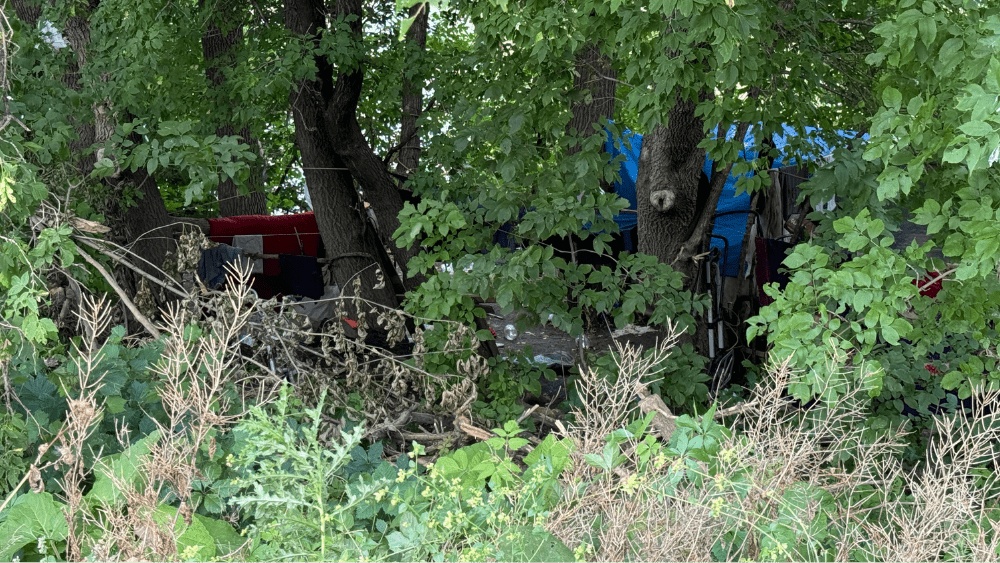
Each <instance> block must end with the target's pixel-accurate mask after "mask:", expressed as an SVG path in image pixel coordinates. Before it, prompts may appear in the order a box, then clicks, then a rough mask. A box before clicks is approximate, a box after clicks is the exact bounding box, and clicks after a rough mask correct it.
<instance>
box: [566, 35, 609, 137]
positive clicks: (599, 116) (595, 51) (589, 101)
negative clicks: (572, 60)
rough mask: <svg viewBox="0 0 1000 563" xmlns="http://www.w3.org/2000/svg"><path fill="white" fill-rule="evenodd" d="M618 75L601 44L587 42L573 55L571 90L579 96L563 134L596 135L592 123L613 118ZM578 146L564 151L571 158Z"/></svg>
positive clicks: (575, 135)
mask: <svg viewBox="0 0 1000 563" xmlns="http://www.w3.org/2000/svg"><path fill="white" fill-rule="evenodd" d="M617 77H618V72H617V71H616V70H615V69H614V68H612V66H611V60H610V59H608V57H606V56H604V55H602V54H601V47H600V45H596V44H593V43H588V44H587V45H586V46H584V48H583V50H582V51H580V52H579V53H577V55H576V73H575V76H574V77H573V89H574V91H575V94H576V95H577V96H579V98H578V99H576V100H575V101H574V102H573V106H572V108H571V111H572V112H573V117H572V118H570V120H569V123H568V124H567V125H566V134H567V135H570V136H574V137H577V138H579V139H580V141H581V142H582V141H583V140H584V139H586V138H587V137H590V136H591V135H593V134H595V133H597V131H595V130H594V124H595V123H603V122H604V121H605V120H610V119H612V118H613V117H614V115H615V91H616V87H617V83H616V82H615V80H616V79H617ZM582 148H583V147H582V146H581V145H580V144H576V145H574V146H572V147H570V148H569V149H568V150H567V151H566V152H567V154H570V155H573V154H576V153H578V152H580V150H582Z"/></svg>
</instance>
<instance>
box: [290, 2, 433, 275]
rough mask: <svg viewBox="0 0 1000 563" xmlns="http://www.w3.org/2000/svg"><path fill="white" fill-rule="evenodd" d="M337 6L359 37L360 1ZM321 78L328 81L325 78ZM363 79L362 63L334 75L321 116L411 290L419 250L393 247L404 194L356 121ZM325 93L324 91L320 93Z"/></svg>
mask: <svg viewBox="0 0 1000 563" xmlns="http://www.w3.org/2000/svg"><path fill="white" fill-rule="evenodd" d="M290 1H292V0H290ZM336 5H337V11H336V16H338V17H339V16H354V19H353V20H352V21H351V22H350V26H351V32H352V34H353V35H354V36H355V38H356V39H358V40H360V39H361V34H362V28H363V22H362V16H363V10H362V7H361V0H337V2H336ZM318 68H319V72H320V73H321V74H325V73H330V74H331V75H332V72H333V69H332V68H331V67H330V65H329V64H326V65H325V66H319V67H318ZM321 79H322V80H324V81H325V80H327V78H326V77H321ZM330 79H332V76H331V77H330ZM363 79H364V67H363V64H362V63H361V62H359V63H358V65H357V66H356V67H354V68H353V69H350V70H349V71H348V72H342V73H340V74H338V75H337V77H336V83H335V84H334V85H333V88H332V89H331V90H329V96H327V97H326V100H327V105H326V113H325V116H324V117H325V122H326V127H327V130H328V132H329V134H330V135H331V138H332V139H336V140H337V142H336V143H334V144H333V147H334V150H336V151H337V155H338V156H339V157H340V158H341V159H342V160H343V162H344V164H345V165H346V166H347V169H348V170H349V171H350V173H351V175H352V176H353V177H354V179H355V180H357V182H358V184H359V185H360V186H361V190H362V191H363V192H364V195H365V200H366V201H368V203H370V204H371V206H372V209H373V210H374V212H375V217H376V220H377V221H378V235H379V238H380V239H381V240H382V244H383V245H384V246H385V248H387V249H390V248H391V249H393V251H392V252H393V256H394V257H395V259H396V263H397V264H398V265H399V268H400V270H401V271H402V274H403V276H402V277H403V280H404V281H403V283H404V285H405V286H406V289H407V290H410V289H414V288H415V287H416V286H417V285H419V284H420V283H421V282H422V277H419V276H418V277H413V278H408V276H407V264H408V263H409V261H410V258H412V257H413V256H415V255H416V253H417V252H418V250H419V249H418V247H417V245H415V244H414V245H412V246H410V248H396V244H395V241H394V240H393V239H392V235H393V233H395V232H396V230H397V229H398V228H399V212H400V211H402V209H403V197H402V196H401V195H400V193H399V190H398V189H397V188H396V182H395V180H394V179H393V177H392V175H391V174H390V173H389V170H388V168H387V165H386V164H385V163H384V162H382V160H381V159H379V158H378V157H377V156H375V152H374V151H372V148H371V146H370V145H369V144H368V140H367V139H366V138H365V136H364V133H362V131H361V125H360V124H359V123H358V118H357V110H358V102H359V101H360V99H361V87H362V82H363ZM326 92H327V91H326V90H324V92H323V93H324V94H326Z"/></svg>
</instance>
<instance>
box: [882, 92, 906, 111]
mask: <svg viewBox="0 0 1000 563" xmlns="http://www.w3.org/2000/svg"><path fill="white" fill-rule="evenodd" d="M882 103H883V104H885V106H886V107H889V108H893V109H897V110H898V109H899V107H900V105H902V103H903V95H902V94H900V93H899V90H897V89H895V88H893V87H892V86H886V87H885V90H882Z"/></svg>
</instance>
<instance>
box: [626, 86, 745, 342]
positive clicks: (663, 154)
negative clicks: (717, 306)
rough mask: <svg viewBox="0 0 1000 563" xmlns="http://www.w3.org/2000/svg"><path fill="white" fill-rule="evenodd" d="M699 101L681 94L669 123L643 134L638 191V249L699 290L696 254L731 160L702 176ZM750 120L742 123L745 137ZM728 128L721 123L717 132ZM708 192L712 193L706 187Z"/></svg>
mask: <svg viewBox="0 0 1000 563" xmlns="http://www.w3.org/2000/svg"><path fill="white" fill-rule="evenodd" d="M696 105H697V104H695V103H694V102H691V101H687V100H678V101H677V103H676V104H675V105H674V107H673V108H672V109H671V110H670V113H669V121H668V122H667V125H666V126H663V125H658V126H656V128H654V129H653V131H652V132H651V133H649V134H647V135H646V136H645V137H643V139H642V152H641V154H640V155H639V173H638V177H637V178H636V192H637V196H638V207H639V224H640V225H642V228H641V229H640V230H639V252H642V253H645V254H651V255H654V256H656V257H657V258H658V259H659V261H660V262H663V263H665V264H669V265H671V266H673V268H674V269H675V270H677V271H679V272H681V273H683V274H684V276H685V289H688V290H693V291H697V290H698V288H696V287H694V285H695V281H696V280H697V279H698V276H697V274H698V267H699V265H700V262H699V261H698V260H697V259H696V256H698V255H699V254H700V253H702V252H704V251H705V250H706V248H707V246H708V241H709V236H710V235H711V230H712V225H713V220H714V216H715V209H716V207H717V205H718V202H719V196H720V195H721V194H722V188H723V186H725V183H726V179H727V178H728V177H729V173H730V171H731V169H732V166H726V167H723V168H719V167H714V168H713V171H712V177H711V182H704V181H700V180H701V179H702V170H703V168H704V164H705V150H704V149H701V148H698V144H699V143H700V142H701V141H702V139H704V138H705V127H704V122H703V121H702V120H701V118H699V117H697V116H696V115H695V107H696ZM746 131H747V124H740V125H739V126H738V127H737V131H736V138H737V139H743V138H744V137H745V135H746ZM726 132H727V129H726V128H723V126H722V125H720V126H719V129H718V131H717V135H719V136H723V135H725V134H726ZM706 192H707V193H706ZM706 328H707V327H706V323H705V320H704V319H702V320H700V321H699V323H698V327H697V330H696V334H695V336H694V343H695V345H696V346H697V347H698V349H699V350H700V351H702V352H703V353H704V352H706V351H707V350H706V349H705V348H706V347H707V333H706Z"/></svg>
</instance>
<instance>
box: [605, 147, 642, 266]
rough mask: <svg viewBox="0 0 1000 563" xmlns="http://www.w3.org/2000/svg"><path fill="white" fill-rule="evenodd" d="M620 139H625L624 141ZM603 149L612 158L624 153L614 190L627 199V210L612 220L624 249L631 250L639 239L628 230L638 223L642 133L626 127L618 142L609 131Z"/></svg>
mask: <svg viewBox="0 0 1000 563" xmlns="http://www.w3.org/2000/svg"><path fill="white" fill-rule="evenodd" d="M622 139H625V141H623V140H622ZM604 150H605V151H607V152H608V154H610V155H611V157H612V158H615V157H617V156H618V155H620V154H623V155H625V160H624V161H622V165H621V168H620V169H619V170H618V174H619V176H621V180H620V181H618V182H615V192H616V193H617V194H618V197H620V198H623V199H627V200H628V208H627V209H628V210H627V211H624V212H622V213H619V214H618V215H615V217H614V220H615V223H618V229H619V230H621V232H622V233H624V234H625V235H624V236H625V240H624V246H625V250H626V251H628V252H633V251H634V250H635V245H636V244H638V243H639V241H633V240H632V237H631V236H630V235H631V233H630V230H631V229H634V228H635V226H636V225H637V224H638V223H639V214H638V209H639V206H638V200H637V199H636V192H635V179H636V176H637V175H638V174H639V153H640V151H641V150H642V135H639V134H637V133H632V131H629V130H628V129H626V130H625V131H624V132H623V133H622V136H621V137H620V138H619V139H618V142H617V143H615V142H612V140H611V133H610V132H609V133H608V140H607V142H605V143H604Z"/></svg>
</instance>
